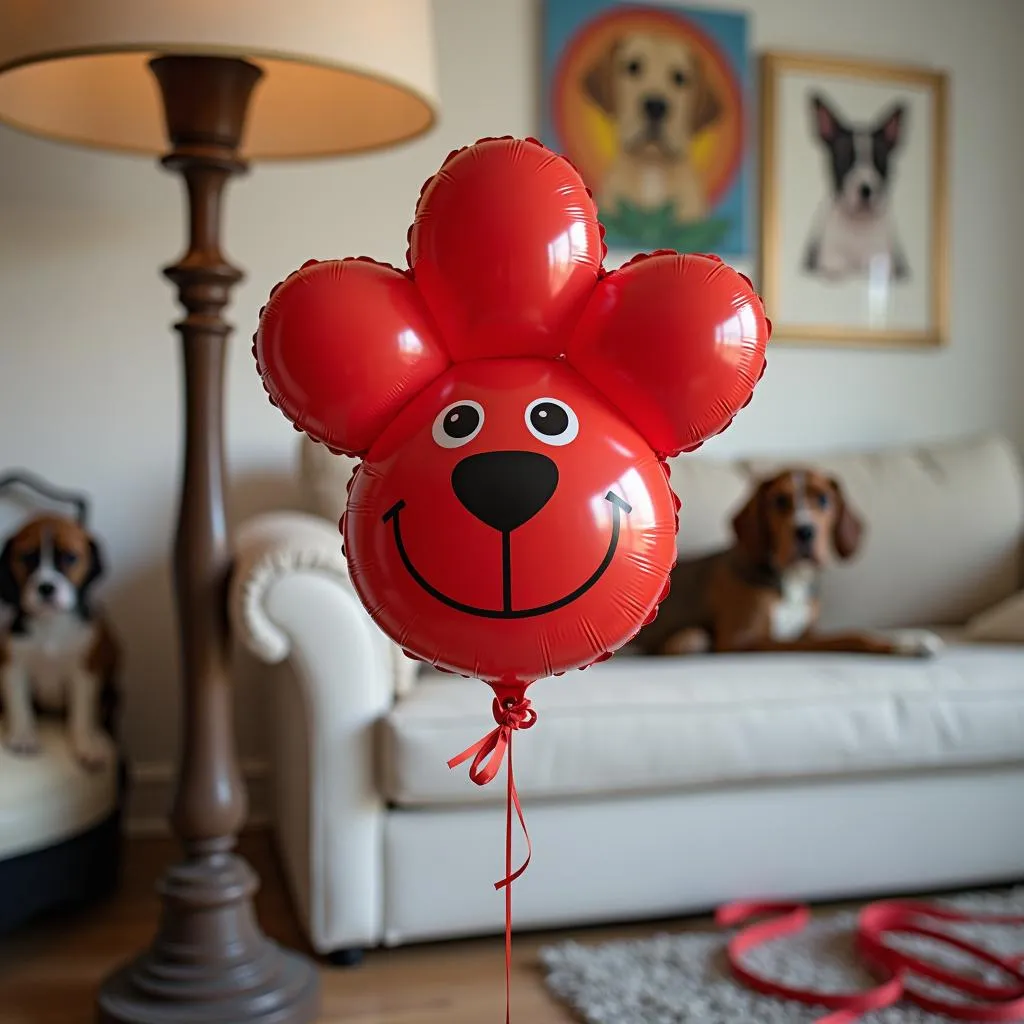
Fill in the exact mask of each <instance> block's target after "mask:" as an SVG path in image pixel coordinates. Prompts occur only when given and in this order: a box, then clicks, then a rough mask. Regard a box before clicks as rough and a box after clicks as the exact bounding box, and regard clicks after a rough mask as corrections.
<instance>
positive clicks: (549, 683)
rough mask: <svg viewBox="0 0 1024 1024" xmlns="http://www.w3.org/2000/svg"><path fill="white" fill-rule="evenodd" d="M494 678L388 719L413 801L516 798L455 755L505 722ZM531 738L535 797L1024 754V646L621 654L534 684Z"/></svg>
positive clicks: (525, 769) (520, 739)
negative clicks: (480, 779) (901, 653)
mask: <svg viewBox="0 0 1024 1024" xmlns="http://www.w3.org/2000/svg"><path fill="white" fill-rule="evenodd" d="M490 696H491V693H490V690H488V689H487V688H486V687H484V686H481V685H480V684H477V685H476V686H470V687H467V686H466V685H465V683H464V682H461V681H459V680H451V679H450V677H445V676H440V675H435V674H434V673H429V674H427V675H426V676H424V678H423V679H422V680H421V682H420V683H419V685H418V686H416V688H415V689H414V690H413V692H412V693H411V694H409V696H407V697H405V698H403V699H402V700H400V701H399V702H398V704H397V705H396V706H395V707H394V708H393V709H392V711H391V713H390V714H389V715H388V716H387V717H386V718H385V720H384V732H383V736H382V754H383V758H384V774H383V785H384V791H385V794H386V795H387V797H388V798H389V799H390V800H391V801H393V802H394V803H397V804H400V805H402V806H405V807H419V806H425V805H436V804H445V803H448V804H451V803H471V802H479V801H485V800H490V801H499V802H500V801H501V800H503V798H504V792H503V789H502V787H501V786H500V785H499V786H489V787H481V786H477V785H474V784H473V783H472V782H470V781H469V779H468V778H467V776H466V772H465V769H463V770H461V771H458V770H456V771H450V770H449V769H448V767H447V764H446V761H447V760H448V758H450V757H452V756H453V755H454V754H457V753H458V752H459V751H460V750H462V749H464V748H465V747H467V746H468V745H469V744H470V743H472V742H473V741H474V740H476V739H478V738H479V737H480V736H482V735H484V733H485V732H486V731H489V730H490V729H491V728H493V722H490V723H489V721H488V720H489V717H490ZM530 696H531V698H532V699H533V703H534V707H535V708H536V709H537V713H538V716H539V719H538V722H537V725H535V726H534V727H533V728H532V729H530V730H528V731H524V732H521V733H519V734H517V735H516V737H515V744H516V750H517V752H518V757H517V758H516V766H517V767H516V783H517V785H518V787H519V790H520V792H521V794H522V795H523V796H524V797H527V798H530V799H551V798H566V797H584V796H586V797H594V796H596V797H604V796H611V795H615V794H629V793H657V792H663V791H665V790H679V789H685V788H691V787H694V786H706V785H711V784H721V783H750V782H757V781H764V780H768V779H785V778H788V779H794V778H814V777H822V776H833V775H845V776H852V775H858V774H861V773H865V772H878V771H903V770H906V769H909V768H939V767H964V766H967V765H979V764H981V765H983V764H992V763H995V762H1019V763H1020V764H1021V765H1022V767H1024V657H1022V654H1021V652H1020V651H1017V650H1007V649H1006V648H1003V647H969V646H959V647H951V648H948V649H947V650H946V652H945V653H944V655H943V656H941V657H938V658H933V659H918V658H889V657H870V658H867V657H864V656H859V655H839V656H837V655H784V656H778V657H774V658H750V657H748V656H743V655H736V656H728V657H726V656H718V655H709V656H703V657H695V658H691V659H686V658H670V659H655V660H650V661H649V660H648V659H645V658H636V657H616V658H613V659H611V660H610V661H607V662H605V663H603V664H601V665H595V666H593V667H592V668H589V669H587V670H586V671H584V672H576V673H573V674H570V675H567V676H562V677H560V678H556V679H545V680H541V681H540V682H538V683H535V684H534V685H533V686H532V687H531V688H530Z"/></svg>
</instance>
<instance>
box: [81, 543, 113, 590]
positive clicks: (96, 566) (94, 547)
mask: <svg viewBox="0 0 1024 1024" xmlns="http://www.w3.org/2000/svg"><path fill="white" fill-rule="evenodd" d="M105 569H106V567H105V566H104V564H103V555H102V554H101V552H100V546H99V544H97V543H96V541H95V540H93V538H92V537H90V538H89V569H88V571H87V572H86V574H85V579H83V580H82V584H81V586H80V587H79V588H78V589H79V591H80V592H82V593H85V591H86V590H87V589H88V588H89V587H91V586H92V585H93V584H94V583H95V582H96V581H97V580H98V579H99V578H100V577H101V576H102V575H103V573H104V571H105Z"/></svg>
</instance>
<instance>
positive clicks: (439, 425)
mask: <svg viewBox="0 0 1024 1024" xmlns="http://www.w3.org/2000/svg"><path fill="white" fill-rule="evenodd" d="M675 515H676V508H675V499H674V498H673V495H672V493H671V490H670V489H669V486H668V482H667V478H666V475H665V472H664V470H663V468H662V465H661V464H660V463H659V461H658V460H657V458H656V457H655V455H654V453H653V452H652V451H651V449H650V446H649V445H648V444H647V443H646V442H645V441H644V439H643V438H642V437H641V436H640V435H639V434H638V433H637V432H636V431H635V430H634V429H633V428H632V427H631V426H630V425H629V424H628V423H627V422H626V421H625V420H624V419H623V417H622V416H621V415H620V414H619V413H618V412H617V411H616V410H614V409H613V408H612V407H611V406H610V404H609V403H608V402H607V401H606V400H605V399H604V398H603V397H601V396H600V395H599V394H598V393H597V392H596V391H595V390H594V389H593V388H592V387H591V386H590V385H589V384H587V383H586V382H585V381H584V380H583V379H582V378H581V377H580V376H579V375H578V374H577V373H576V372H575V371H574V370H572V369H571V368H570V367H568V366H566V365H565V364H564V362H557V361H555V360H543V359H488V360H475V361H472V362H469V363H463V364H461V365H459V366H457V367H454V368H452V369H451V370H449V371H448V372H447V373H445V374H444V375H442V376H441V377H440V378H439V379H438V380H437V381H436V382H435V383H434V384H433V385H431V386H430V387H428V388H427V389H425V390H424V391H423V392H421V393H420V394H419V395H418V396H417V397H416V398H415V399H414V400H413V401H412V402H411V403H410V404H409V406H408V407H407V408H406V409H405V410H404V411H403V412H402V413H401V414H400V415H399V416H398V417H397V419H396V420H395V421H394V423H393V424H392V425H391V426H390V427H389V428H388V429H387V430H386V431H385V432H384V434H383V435H382V436H381V438H380V439H379V441H377V442H376V444H374V445H373V447H372V448H371V449H370V451H369V452H368V453H367V455H366V457H365V459H364V461H363V462H362V464H361V465H360V467H359V469H358V470H357V472H356V475H355V477H354V479H353V482H352V486H351V489H350V491H349V498H348V507H347V510H346V514H345V517H344V521H343V532H344V538H345V547H346V551H347V553H348V558H349V565H350V571H351V577H352V581H353V584H354V585H355V587H356V589H357V590H358V592H359V595H360V597H361V599H362V601H363V603H364V604H365V606H366V607H367V608H368V609H369V610H370V613H371V614H372V615H373V617H374V618H375V619H376V621H377V622H378V624H379V625H380V626H381V628H382V629H384V631H385V632H386V633H388V634H389V635H390V636H392V637H394V638H395V639H397V640H398V642H399V643H400V644H401V645H402V646H403V647H405V648H406V650H407V651H409V652H410V653H411V654H413V655H415V656H416V657H419V658H422V659H424V660H426V661H429V662H431V663H433V664H435V665H437V666H439V667H441V668H445V669H447V670H449V671H454V672H459V673H462V674H464V675H472V676H475V677H477V678H480V679H484V680H488V681H501V682H512V681H518V682H523V683H527V682H530V681H532V680H534V679H538V678H540V677H542V676H546V675H549V674H551V673H552V672H557V671H564V670H566V669H570V668H575V667H581V666H584V665H587V664H589V663H591V662H593V661H594V660H595V659H597V658H599V657H600V656H601V655H602V654H603V653H604V652H605V651H608V650H614V649H615V648H617V647H619V646H620V645H621V644H623V643H624V642H626V641H627V640H628V639H629V638H630V637H631V636H632V635H633V634H634V633H635V632H636V630H637V629H638V628H639V625H640V624H641V623H642V622H643V621H644V620H645V619H647V617H648V616H649V615H650V614H651V613H652V612H653V611H654V610H655V608H656V606H657V602H658V600H659V599H660V597H661V595H662V591H663V589H664V586H665V579H666V576H667V574H668V571H669V570H670V568H671V566H672V564H673V562H674V560H675Z"/></svg>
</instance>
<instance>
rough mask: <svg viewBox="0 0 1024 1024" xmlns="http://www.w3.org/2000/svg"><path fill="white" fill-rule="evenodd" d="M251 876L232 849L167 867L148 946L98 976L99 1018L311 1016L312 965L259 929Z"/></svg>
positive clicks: (278, 1021) (103, 1021)
mask: <svg viewBox="0 0 1024 1024" xmlns="http://www.w3.org/2000/svg"><path fill="white" fill-rule="evenodd" d="M256 885H257V883H256V875H255V873H254V872H253V870H252V869H251V868H250V867H249V866H248V864H246V862H245V861H244V860H242V859H241V858H240V857H236V856H234V855H233V854H227V853H211V854H206V855H202V856H199V857H193V858H190V859H188V860H186V861H184V862H183V863H182V864H179V865H177V866H175V867H173V868H171V869H170V870H169V871H168V872H167V874H166V875H165V876H164V878H163V879H162V880H161V885H160V889H161V895H162V897H163V902H164V914H163V920H162V921H161V926H160V931H159V933H158V934H157V936H156V939H155V940H154V942H153V945H152V947H151V948H150V949H149V950H147V951H146V952H145V953H143V954H142V955H141V956H139V957H138V958H136V959H135V960H133V961H131V962H130V963H128V964H126V965H125V966H124V967H122V968H120V970H118V971H116V972H115V973H114V974H112V975H111V976H110V977H108V978H107V979H106V981H104V983H103V985H102V987H101V989H100V993H99V1001H98V1007H97V1018H96V1019H97V1021H98V1022H99V1024H186V1022H188V1024H238V1022H239V1021H246V1022H247V1024H309V1022H310V1021H312V1020H314V1019H315V1018H316V1016H317V1013H318V1008H319V979H318V977H317V971H316V968H315V966H314V965H313V964H312V963H311V962H310V961H309V960H307V959H306V958H305V957H302V956H299V955H297V954H294V953H290V952H287V951H285V950H283V949H281V947H280V946H278V945H277V944H276V943H274V942H272V941H271V940H269V939H267V938H266V937H265V936H264V935H263V933H262V932H261V931H260V929H259V926H258V925H257V923H256V920H255V917H254V915H253V912H252V896H253V893H254V892H255V890H256ZM200 906H201V907H202V908H203V911H202V913H197V912H196V908H197V907H200Z"/></svg>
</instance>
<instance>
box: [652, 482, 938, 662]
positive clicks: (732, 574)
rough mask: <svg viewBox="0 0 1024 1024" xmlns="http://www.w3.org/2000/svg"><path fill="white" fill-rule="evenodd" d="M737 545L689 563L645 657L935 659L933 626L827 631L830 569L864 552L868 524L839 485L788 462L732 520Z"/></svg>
mask: <svg viewBox="0 0 1024 1024" xmlns="http://www.w3.org/2000/svg"><path fill="white" fill-rule="evenodd" d="M732 527H733V532H734V533H735V536H736V543H735V544H734V545H733V546H732V547H730V548H727V549H726V550H724V551H718V552H715V553H713V554H710V555H705V556H703V557H701V558H696V559H690V560H686V561H680V562H679V563H678V564H677V565H676V567H675V569H673V570H672V586H671V590H670V591H669V595H668V597H667V598H666V599H665V600H664V601H663V602H662V605H661V609H660V611H659V613H658V617H657V618H656V619H655V620H654V621H653V622H652V623H650V625H648V626H646V627H644V629H642V630H641V631H640V633H639V635H638V636H637V638H636V641H635V644H634V645H635V647H636V648H637V649H638V650H639V651H640V652H642V653H645V654H696V653H703V652H707V651H714V652H719V653H726V652H738V651H847V652H852V653H863V654H898V655H909V656H919V657H920V656H927V655H931V654H934V653H936V652H937V651H938V650H940V649H941V647H942V641H941V639H940V638H939V637H938V636H936V635H935V634H934V633H930V632H928V631H926V630H916V629H915V630H897V631H895V632H884V633H868V632H852V633H841V634H835V635H822V634H818V633H816V632H815V631H814V627H815V623H816V622H817V620H818V616H819V601H818V582H819V575H820V573H821V570H822V568H823V567H824V566H826V565H828V564H829V562H831V561H832V560H833V559H835V558H838V559H840V560H845V559H848V558H850V557H852V556H853V555H854V554H855V552H856V551H857V549H858V547H859V545H860V540H861V535H862V533H863V525H862V523H861V520H860V519H859V518H858V516H857V515H856V514H855V513H854V511H853V509H852V508H851V507H850V505H849V503H848V502H847V500H846V498H845V497H844V495H843V491H842V488H841V487H840V485H839V482H838V481H836V480H834V479H832V478H830V477H828V476H826V475H825V474H823V473H820V472H816V471H814V470H809V469H787V470H785V471H783V472H780V473H778V474H777V475H775V476H773V477H771V478H769V479H767V480H763V481H761V482H760V484H759V485H758V486H757V487H756V489H755V490H754V493H753V495H752V496H751V497H750V499H749V501H747V503H746V504H745V505H744V506H743V507H742V508H741V509H740V510H739V512H738V513H737V514H736V515H735V517H734V518H733V521H732Z"/></svg>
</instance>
